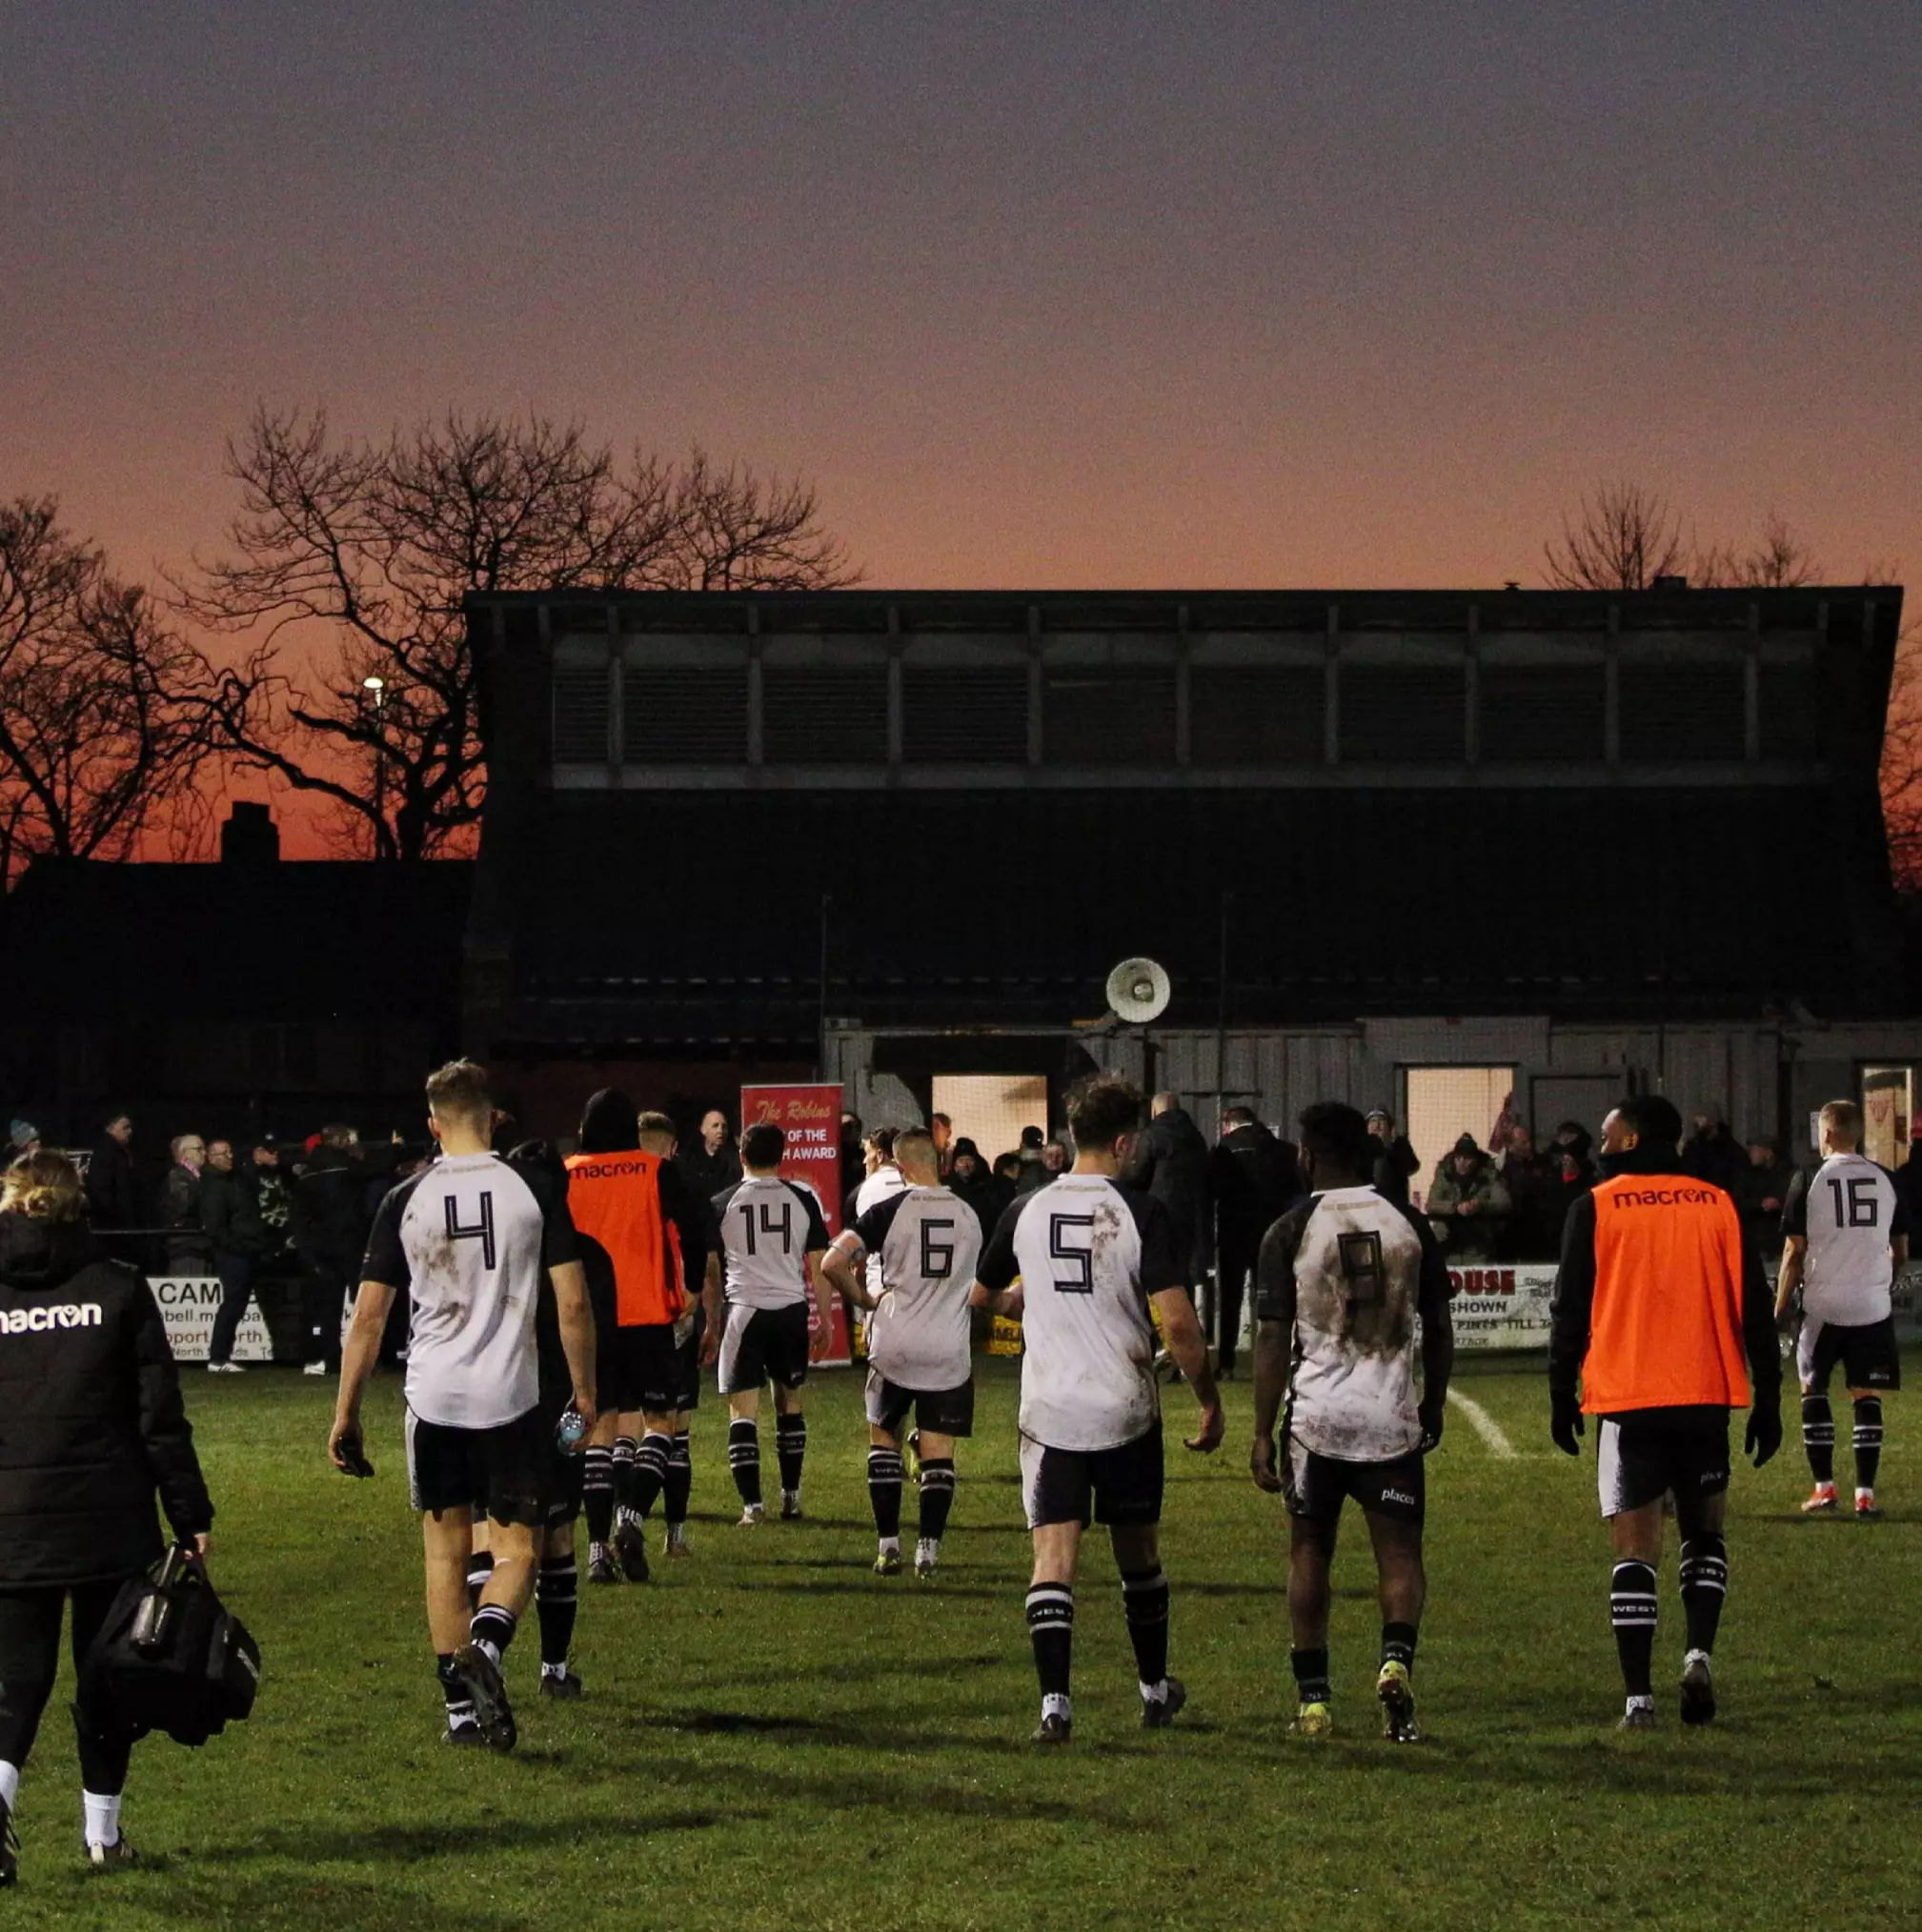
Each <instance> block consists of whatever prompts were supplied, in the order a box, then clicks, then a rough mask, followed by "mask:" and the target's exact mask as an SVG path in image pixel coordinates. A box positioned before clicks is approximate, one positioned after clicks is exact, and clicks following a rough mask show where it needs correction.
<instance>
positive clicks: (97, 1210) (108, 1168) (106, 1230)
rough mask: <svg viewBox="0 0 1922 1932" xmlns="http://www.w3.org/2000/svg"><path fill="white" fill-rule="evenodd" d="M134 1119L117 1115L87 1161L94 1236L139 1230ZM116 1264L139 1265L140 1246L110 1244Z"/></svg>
mask: <svg viewBox="0 0 1922 1932" xmlns="http://www.w3.org/2000/svg"><path fill="white" fill-rule="evenodd" d="M132 1142H133V1117H132V1115H131V1114H125V1113H120V1114H115V1115H113V1116H112V1117H111V1119H109V1120H108V1121H107V1123H106V1125H105V1126H103V1127H102V1128H101V1130H100V1137H99V1139H98V1140H96V1141H95V1142H94V1143H93V1149H92V1152H91V1154H90V1155H89V1156H88V1158H87V1218H88V1219H89V1220H90V1221H91V1223H92V1226H93V1231H94V1233H95V1234H110V1233H111V1232H113V1231H115V1230H117V1229H121V1228H137V1227H138V1226H140V1189H139V1187H138V1185H137V1184H136V1182H135V1181H134V1178H133V1156H132V1152H131V1151H130V1150H131V1148H132ZM107 1247H108V1252H109V1253H110V1254H111V1255H112V1256H113V1257H114V1258H115V1259H116V1260H121V1261H129V1262H137V1261H138V1259H139V1254H138V1243H137V1242H132V1241H109V1242H108V1244H107Z"/></svg>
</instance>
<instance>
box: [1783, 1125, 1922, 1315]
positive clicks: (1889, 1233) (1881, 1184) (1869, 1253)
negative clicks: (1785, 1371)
mask: <svg viewBox="0 0 1922 1932" xmlns="http://www.w3.org/2000/svg"><path fill="white" fill-rule="evenodd" d="M1908 1232H1909V1217H1908V1215H1907V1213H1906V1212H1905V1211H1904V1209H1903V1206H1902V1197H1901V1196H1900V1195H1899V1194H1897V1193H1896V1191H1895V1183H1894V1182H1893V1181H1892V1179H1890V1177H1889V1175H1888V1172H1887V1171H1886V1170H1885V1169H1883V1168H1880V1167H1878V1166H1876V1164H1875V1163H1874V1162H1873V1161H1872V1160H1868V1159H1865V1158H1864V1157H1862V1156H1861V1155H1859V1154H1831V1156H1830V1157H1829V1158H1828V1159H1827V1160H1825V1161H1824V1162H1823V1163H1822V1165H1821V1166H1820V1167H1818V1168H1817V1169H1816V1170H1815V1173H1814V1175H1813V1176H1812V1177H1811V1176H1810V1175H1807V1174H1804V1173H1800V1172H1798V1173H1797V1174H1796V1176H1795V1177H1794V1178H1793V1179H1792V1180H1791V1181H1790V1183H1789V1193H1788V1196H1787V1197H1786V1198H1785V1199H1784V1201H1783V1203H1782V1233H1783V1235H1784V1236H1785V1237H1787V1236H1790V1235H1800V1236H1802V1237H1803V1238H1805V1239H1806V1240H1807V1241H1808V1243H1809V1259H1808V1264H1807V1268H1806V1270H1805V1272H1804V1274H1803V1277H1802V1312H1803V1314H1805V1315H1807V1316H1810V1317H1812V1318H1813V1319H1815V1320H1817V1321H1827V1322H1831V1323H1832V1324H1833V1325H1834V1326H1835V1327H1837V1328H1862V1327H1866V1326H1868V1324H1869V1323H1871V1322H1874V1321H1886V1320H1887V1319H1888V1318H1889V1311H1890V1305H1891V1304H1890V1299H1889V1285H1890V1282H1891V1280H1892V1277H1893V1273H1894V1262H1893V1260H1892V1257H1891V1255H1890V1253H1889V1243H1890V1242H1891V1241H1892V1240H1893V1239H1895V1238H1897V1237H1898V1236H1901V1235H1906V1234H1908Z"/></svg>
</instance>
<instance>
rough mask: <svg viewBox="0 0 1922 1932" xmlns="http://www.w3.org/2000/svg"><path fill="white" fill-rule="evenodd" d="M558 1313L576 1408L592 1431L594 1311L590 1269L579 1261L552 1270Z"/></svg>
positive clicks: (562, 1346) (550, 1271)
mask: <svg viewBox="0 0 1922 1932" xmlns="http://www.w3.org/2000/svg"><path fill="white" fill-rule="evenodd" d="M549 1278H550V1279H551V1280H552V1281H553V1283H554V1307H555V1313H556V1316H558V1318H559V1323H560V1347H561V1353H562V1354H563V1355H565V1356H566V1357H567V1372H568V1374H569V1375H570V1376H572V1377H573V1379H574V1406H575V1408H576V1409H577V1411H578V1412H579V1413H580V1415H582V1416H583V1417H584V1418H585V1419H586V1420H587V1425H588V1427H589V1428H590V1429H591V1428H593V1426H594V1421H595V1415H596V1394H597V1391H596V1389H595V1385H594V1310H593V1308H592V1307H591V1306H590V1305H589V1303H588V1299H587V1270H586V1269H584V1268H583V1267H582V1266H581V1265H580V1263H579V1262H578V1261H561V1262H559V1263H557V1264H556V1266H555V1267H554V1268H552V1269H550V1270H549Z"/></svg>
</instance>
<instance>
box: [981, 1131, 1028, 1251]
mask: <svg viewBox="0 0 1922 1932" xmlns="http://www.w3.org/2000/svg"><path fill="white" fill-rule="evenodd" d="M1027 1175H1028V1169H1027V1168H1026V1167H1025V1166H1023V1165H1022V1157H1021V1156H1020V1155H1019V1154H1017V1153H1016V1152H1015V1151H1014V1150H1013V1149H1012V1148H1010V1149H1009V1150H1008V1152H1007V1153H1005V1154H998V1155H996V1156H995V1171H994V1183H995V1202H996V1206H995V1221H999V1220H1000V1219H1001V1216H1002V1215H1004V1214H1005V1213H1006V1212H1007V1211H1008V1209H1009V1208H1010V1207H1012V1206H1013V1205H1014V1203H1015V1201H1016V1199H1017V1198H1018V1197H1020V1196H1021V1195H1022V1194H1025V1193H1026V1192H1027V1188H1026V1186H1025V1185H1024V1183H1025V1181H1026V1178H1027ZM988 1232H989V1234H990V1235H992V1234H993V1232H994V1222H993V1221H991V1222H990V1223H989V1224H988Z"/></svg>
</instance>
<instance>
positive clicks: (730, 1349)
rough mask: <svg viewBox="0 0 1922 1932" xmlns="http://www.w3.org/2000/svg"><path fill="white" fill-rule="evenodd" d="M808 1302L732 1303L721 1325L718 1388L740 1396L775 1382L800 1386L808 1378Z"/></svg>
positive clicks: (784, 1386)
mask: <svg viewBox="0 0 1922 1932" xmlns="http://www.w3.org/2000/svg"><path fill="white" fill-rule="evenodd" d="M807 1343H808V1335H807V1303H806V1302H805V1301H791V1302H789V1303H788V1305H787V1306H786V1307H785V1308H748V1307H745V1306H743V1305H742V1304H741V1303H739V1302H735V1303H732V1304H731V1305H730V1306H729V1308H728V1311H727V1315H726V1318H725V1319H724V1320H723V1322H722V1324H721V1331H720V1392H721V1394H722V1395H724V1396H738V1395H742V1394H744V1393H745V1392H746V1391H747V1390H749V1389H758V1388H759V1387H760V1385H761V1384H762V1383H763V1382H773V1383H775V1384H776V1386H777V1387H779V1388H783V1389H798V1388H799V1387H800V1385H801V1383H802V1382H804V1381H806V1380H807Z"/></svg>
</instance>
